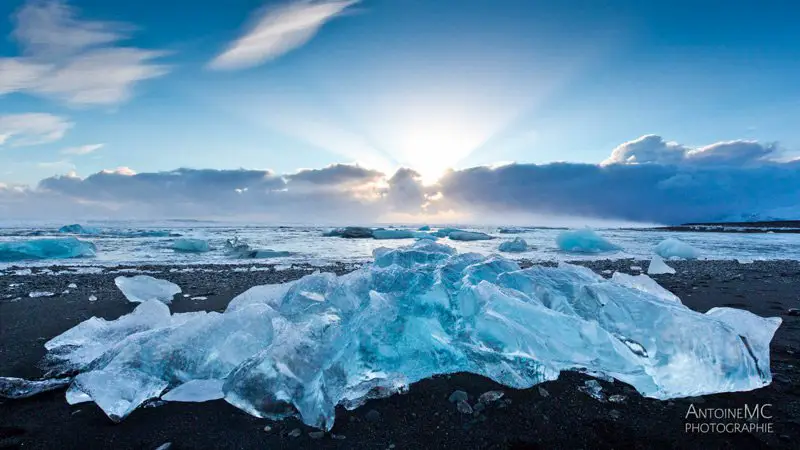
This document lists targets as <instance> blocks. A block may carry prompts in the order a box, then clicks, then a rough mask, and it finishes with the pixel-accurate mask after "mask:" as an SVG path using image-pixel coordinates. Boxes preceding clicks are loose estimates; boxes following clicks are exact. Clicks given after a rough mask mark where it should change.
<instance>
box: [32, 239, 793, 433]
mask: <svg viewBox="0 0 800 450" xmlns="http://www.w3.org/2000/svg"><path fill="white" fill-rule="evenodd" d="M665 297H667V295H666V293H665V291H664V290H663V288H661V287H660V286H658V285H657V284H656V283H655V282H654V281H653V280H652V279H650V278H648V277H646V276H643V275H640V276H637V277H631V276H627V275H626V276H620V275H617V276H615V277H614V278H613V279H611V280H607V279H605V278H603V277H601V276H600V275H597V274H596V273H594V272H592V271H591V270H589V269H587V268H585V267H578V266H574V265H570V264H563V263H562V264H560V265H559V266H558V267H543V266H533V267H530V268H527V269H520V267H519V265H518V264H517V263H515V262H514V261H511V260H508V259H505V258H503V257H501V256H497V255H494V256H489V257H487V256H482V255H479V254H474V253H466V254H457V253H456V251H455V250H454V249H453V248H451V247H448V246H446V245H441V244H438V243H436V242H431V241H417V242H415V243H414V244H413V245H409V246H406V247H401V248H397V249H378V250H376V251H375V262H374V263H373V264H370V265H365V266H363V267H362V268H360V269H357V270H355V271H353V272H350V273H348V274H346V275H343V276H336V275H334V274H331V273H315V274H311V275H308V276H306V277H304V278H302V279H300V280H297V281H295V282H292V283H287V284H285V285H273V286H258V287H254V288H252V289H250V290H248V291H247V292H245V293H243V294H241V295H240V296H238V297H237V298H235V299H234V300H232V301H231V303H230V304H229V306H228V308H227V310H226V311H225V312H224V313H216V312H209V313H205V312H198V313H186V314H173V315H170V314H169V311H168V310H167V307H166V306H165V305H163V304H162V303H160V302H157V301H150V302H146V303H143V304H142V305H140V306H139V307H138V308H137V309H136V310H135V311H134V312H133V313H131V314H130V315H128V316H123V317H121V318H120V319H117V320H116V321H113V322H105V321H100V320H99V319H90V320H89V321H87V322H84V323H83V324H80V325H78V326H77V327H75V328H74V329H73V330H70V331H67V332H66V333H64V334H63V335H61V336H59V337H57V338H55V339H54V341H56V342H55V344H59V345H54V343H53V342H48V344H46V347H47V348H48V350H49V352H48V358H56V359H57V360H60V361H62V362H63V361H66V363H73V362H75V363H74V364H71V365H70V364H65V365H66V366H70V367H73V368H75V369H76V370H79V371H81V372H83V373H81V374H80V375H78V378H76V381H75V382H74V389H73V388H71V389H70V391H69V392H70V393H71V394H70V395H71V396H72V398H76V399H78V400H80V399H82V398H84V396H87V395H88V396H89V397H90V398H91V399H92V400H93V401H95V402H97V403H98V405H100V407H101V408H103V410H104V411H106V413H107V414H108V415H109V417H112V418H113V419H115V420H119V419H121V418H122V417H124V416H125V415H126V414H128V413H129V412H130V411H131V410H132V408H135V407H136V406H137V405H140V404H142V402H144V401H145V400H147V399H149V398H154V397H155V396H158V395H160V394H161V393H162V392H163V391H167V392H171V393H172V394H169V393H168V394H167V395H165V397H166V398H169V396H170V395H174V396H179V394H181V395H180V396H181V397H182V396H183V395H184V394H185V395H186V397H184V398H193V399H199V398H205V397H206V396H207V397H216V396H217V395H219V392H218V391H217V390H215V389H213V388H214V386H211V388H209V387H208V386H203V385H202V383H212V382H210V381H208V380H224V382H223V384H222V393H223V394H224V399H225V400H226V401H227V402H228V403H230V404H232V405H234V406H236V407H237V408H240V409H242V410H243V411H246V412H248V413H250V414H253V415H256V416H259V417H268V418H273V419H279V418H284V417H288V416H299V417H300V418H301V419H302V420H303V421H304V422H305V423H306V424H308V425H311V426H315V427H318V428H323V429H328V430H329V429H331V427H333V421H334V418H335V416H336V414H335V412H336V407H337V405H342V406H344V407H345V408H355V407H357V406H359V405H361V404H363V403H364V402H366V401H367V400H369V399H371V398H376V397H383V396H387V395H391V394H392V393H394V392H398V391H401V390H402V389H404V388H405V387H407V386H408V385H409V384H410V383H413V382H416V381H418V380H420V379H423V378H427V377H431V376H435V375H438V374H449V373H455V372H470V373H475V374H478V375H481V376H484V377H487V378H490V379H492V380H494V381H496V382H498V383H500V384H503V385H505V386H508V387H511V388H517V389H520V388H528V387H531V386H533V385H535V384H538V383H541V382H543V381H547V380H554V379H556V378H557V377H558V376H559V374H560V373H561V372H562V371H566V370H578V371H581V372H585V373H589V374H592V375H593V376H595V377H597V378H602V379H606V380H612V379H616V380H620V381H622V382H625V383H627V384H629V385H631V386H633V387H634V388H635V389H636V390H638V391H639V392H640V393H642V394H643V395H645V396H647V397H652V398H658V399H667V398H674V397H686V396H693V395H704V394H709V393H715V392H727V391H742V390H751V389H756V388H759V387H762V386H764V385H766V384H768V383H770V382H771V374H770V366H769V344H770V340H771V339H772V336H773V334H774V332H775V330H776V329H777V327H778V326H779V324H780V319H775V318H768V319H763V318H760V317H757V316H755V315H752V314H751V313H748V312H746V311H740V310H732V309H717V310H711V311H709V313H708V314H700V313H698V312H696V311H692V310H691V309H689V308H687V307H685V306H684V305H682V304H680V302H678V301H674V299H672V300H670V301H667V300H666V299H665ZM145 305H147V307H148V308H149V309H150V310H151V311H150V313H149V314H144V313H143V312H142V310H140V308H142V309H144V307H145ZM131 316H138V319H137V318H136V317H131ZM145 317H146V318H147V319H148V320H141V319H143V318H145ZM142 322H144V323H142ZM137 327H138V328H137ZM61 367H63V366H61ZM112 380H114V381H117V380H120V381H119V382H118V384H115V383H114V382H112ZM198 380H205V381H203V382H202V383H200V386H198V383H199V382H198ZM192 386H194V387H193V388H192V389H190V387H192ZM590 387H591V386H590ZM170 389H171V391H170ZM195 389H196V390H195ZM182 390H185V392H184V393H183V394H182V393H181V391H182ZM201 394H202V395H201ZM212 394H213V395H212ZM480 404H481V405H483V404H482V403H480ZM463 409H465V410H466V408H463Z"/></svg>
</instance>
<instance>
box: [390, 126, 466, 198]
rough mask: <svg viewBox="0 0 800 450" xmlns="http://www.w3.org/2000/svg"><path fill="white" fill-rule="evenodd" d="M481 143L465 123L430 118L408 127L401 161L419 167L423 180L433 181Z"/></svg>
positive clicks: (426, 182)
mask: <svg viewBox="0 0 800 450" xmlns="http://www.w3.org/2000/svg"><path fill="white" fill-rule="evenodd" d="M478 144H479V142H476V140H475V139H474V137H473V136H472V134H471V132H470V130H469V128H468V127H465V126H464V125H463V124H458V123H455V122H449V121H447V120H441V121H435V120H434V121H430V120H429V121H426V123H419V124H414V125H411V126H409V127H408V128H407V132H406V133H405V134H404V136H403V139H402V143H401V145H400V149H401V151H400V155H398V156H399V158H398V159H399V162H400V163H401V164H403V165H406V166H408V167H409V168H411V169H414V170H415V171H417V172H418V173H419V174H420V177H421V178H422V183H423V184H425V185H431V184H435V183H436V182H437V181H439V179H440V178H441V177H442V176H443V175H444V174H445V172H446V171H447V170H448V169H449V168H451V167H453V166H455V165H456V164H458V163H459V162H460V161H461V160H462V159H464V158H465V157H467V156H468V155H469V154H470V153H471V152H472V151H473V150H474V149H475V147H476V146H477V145H478Z"/></svg>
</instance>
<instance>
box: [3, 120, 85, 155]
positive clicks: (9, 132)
mask: <svg viewBox="0 0 800 450" xmlns="http://www.w3.org/2000/svg"><path fill="white" fill-rule="evenodd" d="M71 127H72V123H71V122H69V121H68V120H67V119H65V118H63V117H59V116H56V115H53V114H46V113H27V114H7V115H3V116H0V146H2V145H4V144H8V145H10V146H11V147H24V146H28V145H39V144H47V143H50V142H55V141H57V140H59V139H61V138H62V137H64V133H66V132H67V130H69V129H70V128H71Z"/></svg>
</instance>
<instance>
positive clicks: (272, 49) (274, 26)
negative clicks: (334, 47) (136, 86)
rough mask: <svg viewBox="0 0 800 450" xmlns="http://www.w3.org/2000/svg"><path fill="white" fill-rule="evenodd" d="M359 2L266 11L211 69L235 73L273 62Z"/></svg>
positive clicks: (334, 0) (322, 1)
mask: <svg viewBox="0 0 800 450" xmlns="http://www.w3.org/2000/svg"><path fill="white" fill-rule="evenodd" d="M358 1H359V0H319V1H314V0H300V1H294V2H292V3H288V4H285V5H282V6H280V7H277V8H263V9H261V10H259V11H257V12H256V13H254V14H253V16H252V24H251V25H250V26H249V27H248V28H247V31H246V32H245V33H244V35H242V36H241V37H239V39H237V40H235V41H234V42H233V43H231V44H230V46H229V47H228V49H227V50H225V51H224V52H223V53H221V54H220V55H218V56H217V57H216V58H214V59H213V60H212V61H211V63H209V67H210V68H212V69H217V70H233V69H243V68H247V67H253V66H256V65H258V64H261V63H264V62H267V61H270V60H273V59H275V58H278V57H279V56H281V55H283V54H285V53H288V52H290V51H292V50H294V49H296V48H298V47H301V46H302V45H304V44H305V43H307V42H308V41H310V40H311V38H313V37H314V35H316V34H317V32H318V31H319V29H320V28H322V26H323V25H325V23H327V22H328V21H330V20H331V19H333V18H334V17H336V16H338V15H340V14H341V13H342V12H343V11H344V10H345V9H347V8H349V7H350V6H352V5H354V4H356V3H358Z"/></svg>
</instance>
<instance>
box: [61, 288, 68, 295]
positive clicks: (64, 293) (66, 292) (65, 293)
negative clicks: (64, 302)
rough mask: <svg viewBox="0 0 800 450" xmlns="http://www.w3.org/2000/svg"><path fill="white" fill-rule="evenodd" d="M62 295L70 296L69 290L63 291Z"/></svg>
mask: <svg viewBox="0 0 800 450" xmlns="http://www.w3.org/2000/svg"><path fill="white" fill-rule="evenodd" d="M61 294H62V295H67V294H69V289H64V290H63V291H61Z"/></svg>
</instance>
